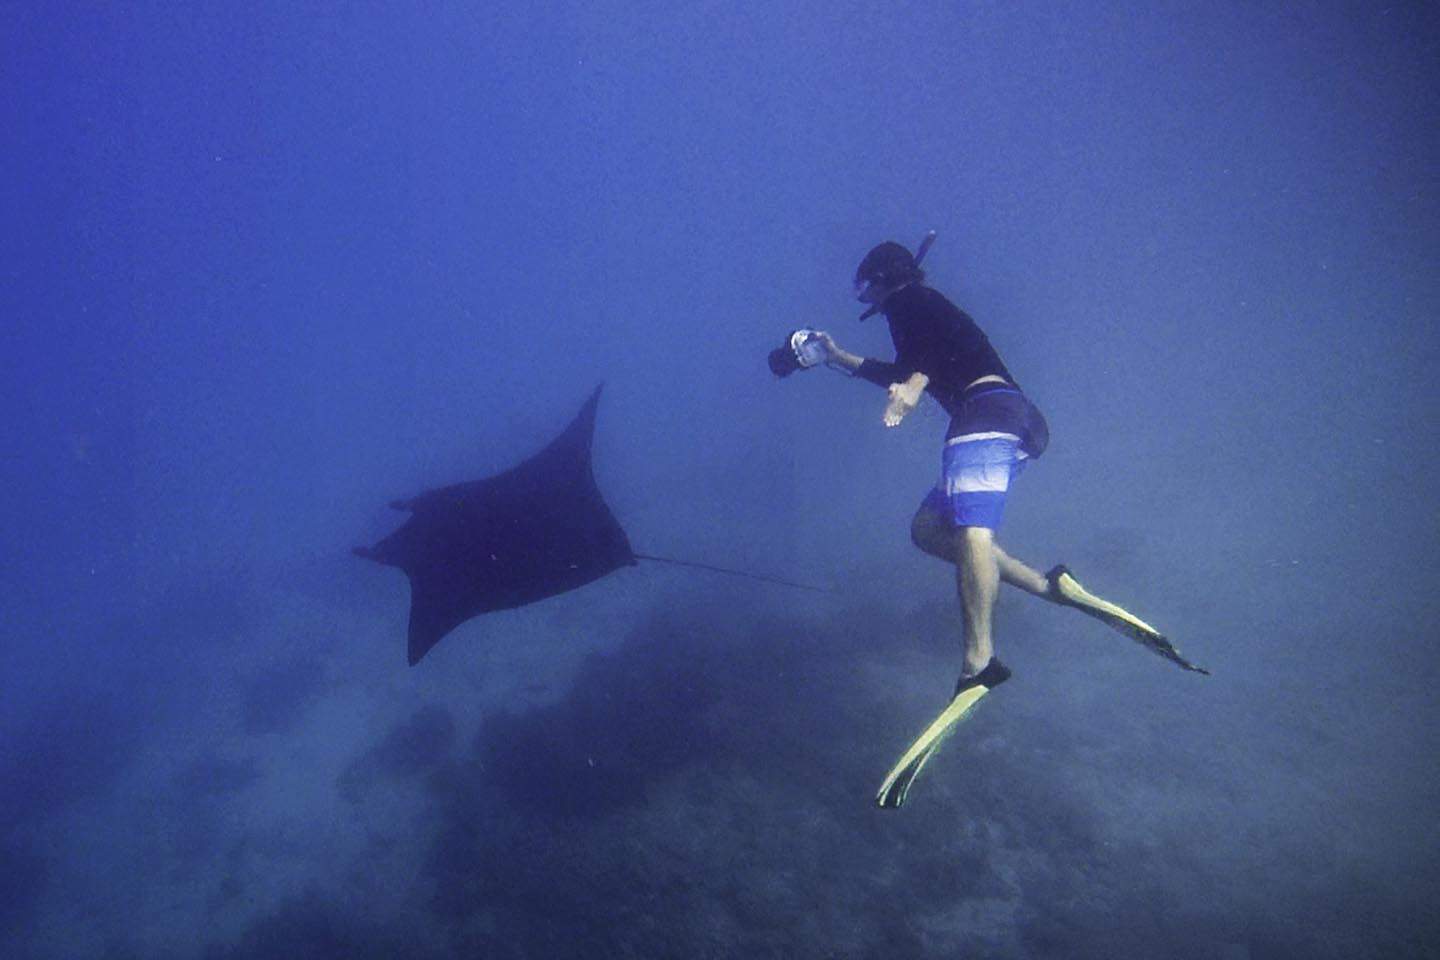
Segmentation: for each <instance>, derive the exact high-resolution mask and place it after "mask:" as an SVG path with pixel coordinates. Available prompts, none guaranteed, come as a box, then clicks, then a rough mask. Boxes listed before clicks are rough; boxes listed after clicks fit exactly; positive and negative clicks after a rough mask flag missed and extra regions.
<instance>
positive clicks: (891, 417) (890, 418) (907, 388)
mask: <svg viewBox="0 0 1440 960" xmlns="http://www.w3.org/2000/svg"><path fill="white" fill-rule="evenodd" d="M929 382H930V378H929V377H927V376H925V374H923V373H913V374H911V375H910V379H909V380H906V381H905V382H904V383H892V384H890V402H889V403H887V404H886V405H885V426H887V427H898V426H900V421H901V420H904V419H905V415H906V414H908V413H909V412H910V411H911V410H914V409H915V408H916V407H917V406H919V405H920V395H921V394H922V393H924V392H925V386H926V385H927V384H928V383H929Z"/></svg>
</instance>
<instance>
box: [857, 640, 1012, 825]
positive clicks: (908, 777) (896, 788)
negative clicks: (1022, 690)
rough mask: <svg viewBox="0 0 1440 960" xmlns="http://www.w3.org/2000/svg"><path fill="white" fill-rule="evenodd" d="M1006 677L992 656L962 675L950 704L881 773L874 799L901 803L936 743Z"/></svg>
mask: <svg viewBox="0 0 1440 960" xmlns="http://www.w3.org/2000/svg"><path fill="white" fill-rule="evenodd" d="M1008 679H1010V671H1009V669H1007V668H1006V666H1005V665H1004V664H1002V663H1001V662H1000V661H999V660H996V659H994V658H991V660H990V662H989V663H988V664H986V666H985V669H984V670H982V671H980V673H978V674H976V675H975V676H973V677H969V678H962V679H961V680H960V682H959V683H958V684H957V685H956V688H955V696H954V697H953V698H952V699H951V700H950V703H949V704H947V705H946V707H945V709H944V710H942V711H940V715H939V716H938V717H936V718H935V719H934V720H933V721H931V723H930V726H928V727H926V728H925V732H924V733H922V734H920V736H918V737H916V738H915V742H914V743H912V744H910V746H909V747H908V748H907V749H906V750H905V752H904V753H903V754H901V755H900V759H899V760H898V761H896V763H895V766H893V767H891V768H890V772H889V773H887V774H886V775H885V779H884V781H882V782H881V784H880V789H879V791H878V792H877V793H876V794H875V802H876V803H877V804H878V805H879V806H881V807H883V808H885V809H887V810H893V809H896V808H898V807H899V806H900V805H901V804H903V803H904V802H905V798H906V797H907V796H908V795H909V793H910V787H911V786H912V785H913V784H914V783H915V778H916V777H918V776H920V771H921V770H923V769H925V764H926V763H928V762H929V761H930V758H931V757H932V756H934V755H935V751H936V750H938V749H940V745H941V744H942V743H944V742H945V740H946V739H947V738H948V737H949V736H950V734H952V733H954V732H955V729H956V728H957V727H959V726H960V723H961V721H963V720H965V719H967V718H968V717H969V716H970V715H971V714H972V713H973V712H974V711H975V707H976V706H977V705H979V703H980V701H981V700H982V699H984V697H985V695H986V694H987V693H989V692H990V691H991V690H993V689H995V688H996V687H998V686H999V685H1000V684H1002V683H1004V682H1005V681H1006V680H1008Z"/></svg>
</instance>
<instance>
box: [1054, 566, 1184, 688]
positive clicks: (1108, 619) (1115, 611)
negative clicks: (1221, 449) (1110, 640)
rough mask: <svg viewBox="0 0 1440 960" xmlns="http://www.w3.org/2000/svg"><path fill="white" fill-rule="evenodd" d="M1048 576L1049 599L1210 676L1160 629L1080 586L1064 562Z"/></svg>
mask: <svg viewBox="0 0 1440 960" xmlns="http://www.w3.org/2000/svg"><path fill="white" fill-rule="evenodd" d="M1045 579H1046V581H1048V582H1049V584H1050V593H1049V599H1051V600H1053V601H1055V602H1056V603H1059V604H1062V605H1064V606H1067V607H1074V608H1075V609H1077V610H1080V611H1082V612H1084V613H1088V614H1089V615H1090V616H1092V617H1094V618H1095V619H1096V620H1099V621H1100V622H1101V623H1103V624H1106V625H1108V626H1110V627H1113V628H1115V629H1116V630H1119V631H1120V632H1121V633H1123V634H1125V636H1127V637H1129V638H1130V639H1131V640H1134V641H1135V642H1136V643H1138V644H1140V645H1141V646H1144V647H1149V648H1150V650H1152V651H1153V652H1155V653H1157V654H1159V655H1160V656H1162V657H1164V658H1165V659H1166V660H1169V661H1170V662H1171V663H1173V664H1176V665H1177V666H1179V667H1181V668H1183V669H1185V670H1193V671H1194V672H1195V673H1203V674H1205V675H1206V676H1207V677H1208V676H1209V675H1210V671H1209V670H1206V669H1205V668H1204V667H1197V666H1196V665H1195V664H1193V663H1191V662H1190V661H1189V660H1186V659H1185V658H1184V657H1182V656H1181V655H1180V651H1179V650H1177V649H1176V648H1175V645H1174V644H1173V643H1171V642H1170V641H1169V640H1168V639H1166V637H1165V635H1164V634H1163V633H1161V632H1160V631H1159V630H1156V629H1155V628H1154V627H1152V626H1150V624H1148V623H1146V622H1145V621H1144V620H1141V619H1140V618H1139V617H1137V616H1135V615H1134V614H1133V613H1131V612H1130V611H1128V610H1126V609H1124V608H1123V607H1118V606H1116V605H1115V604H1113V603H1111V602H1110V601H1108V600H1102V599H1101V598H1099V597H1097V596H1095V595H1094V594H1093V593H1091V592H1090V591H1088V590H1086V589H1085V588H1084V587H1082V586H1080V581H1079V580H1076V579H1075V575H1074V574H1073V573H1071V572H1070V570H1069V568H1067V567H1066V566H1064V565H1063V564H1062V565H1060V566H1058V567H1055V568H1054V569H1053V570H1051V571H1050V572H1049V573H1047V574H1045Z"/></svg>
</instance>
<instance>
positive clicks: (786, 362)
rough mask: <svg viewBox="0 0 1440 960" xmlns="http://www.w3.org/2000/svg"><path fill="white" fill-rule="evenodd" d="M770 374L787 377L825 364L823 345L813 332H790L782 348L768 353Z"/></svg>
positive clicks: (818, 335)
mask: <svg viewBox="0 0 1440 960" xmlns="http://www.w3.org/2000/svg"><path fill="white" fill-rule="evenodd" d="M769 362H770V372H771V373H773V374H775V376H777V377H788V376H790V374H792V373H794V372H795V371H796V370H809V369H810V368H811V367H813V366H816V365H818V364H821V363H824V362H825V344H824V343H823V342H822V341H821V340H820V334H819V332H818V331H815V330H808V329H800V330H792V331H791V332H790V334H789V336H787V337H786V338H785V343H784V345H782V346H779V347H776V348H775V349H774V350H771V351H770V356H769Z"/></svg>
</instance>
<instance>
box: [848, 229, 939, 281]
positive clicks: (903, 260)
mask: <svg viewBox="0 0 1440 960" xmlns="http://www.w3.org/2000/svg"><path fill="white" fill-rule="evenodd" d="M924 279H925V271H923V270H921V269H920V268H919V267H918V266H916V265H915V258H914V257H913V256H911V255H910V251H909V250H906V249H905V248H904V247H903V246H901V245H900V244H898V243H896V242H895V241H893V240H886V241H885V242H884V243H882V244H880V245H878V246H876V247H872V248H871V250H870V252H869V253H867V254H865V259H864V260H861V261H860V266H858V267H856V268H855V285H856V286H857V287H858V286H860V285H861V284H865V283H873V284H876V285H877V286H880V287H898V286H900V285H901V284H904V283H911V282H913V281H916V280H924Z"/></svg>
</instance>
